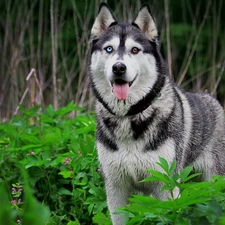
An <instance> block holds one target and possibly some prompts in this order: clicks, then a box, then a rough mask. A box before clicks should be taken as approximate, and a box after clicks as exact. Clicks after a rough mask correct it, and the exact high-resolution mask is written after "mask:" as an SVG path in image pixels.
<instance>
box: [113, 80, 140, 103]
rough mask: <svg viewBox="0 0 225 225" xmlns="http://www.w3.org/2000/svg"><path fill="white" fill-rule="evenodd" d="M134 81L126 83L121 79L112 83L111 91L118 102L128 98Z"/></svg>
mask: <svg viewBox="0 0 225 225" xmlns="http://www.w3.org/2000/svg"><path fill="white" fill-rule="evenodd" d="M135 79H136V77H135V78H134V80H135ZM134 80H133V81H130V82H127V81H125V80H122V79H116V80H115V81H114V83H112V87H113V89H112V91H113V93H114V95H115V96H116V97H117V99H118V100H125V99H126V98H127V97H128V95H129V91H130V86H131V85H132V84H133V82H134Z"/></svg>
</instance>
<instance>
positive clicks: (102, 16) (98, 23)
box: [91, 2, 117, 37]
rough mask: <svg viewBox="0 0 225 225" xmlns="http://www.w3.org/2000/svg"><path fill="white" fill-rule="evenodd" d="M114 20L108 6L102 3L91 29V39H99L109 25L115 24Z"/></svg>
mask: <svg viewBox="0 0 225 225" xmlns="http://www.w3.org/2000/svg"><path fill="white" fill-rule="evenodd" d="M116 22H117V21H116V19H115V17H114V16H113V14H112V12H111V11H110V9H109V7H108V5H107V4H106V3H105V2H102V3H101V5H100V7H99V12H98V15H97V17H96V18H95V22H94V25H93V27H92V29H91V34H92V36H93V37H99V36H100V35H101V34H102V33H103V32H104V31H105V30H106V29H107V28H108V27H109V26H110V25H112V24H113V23H116Z"/></svg>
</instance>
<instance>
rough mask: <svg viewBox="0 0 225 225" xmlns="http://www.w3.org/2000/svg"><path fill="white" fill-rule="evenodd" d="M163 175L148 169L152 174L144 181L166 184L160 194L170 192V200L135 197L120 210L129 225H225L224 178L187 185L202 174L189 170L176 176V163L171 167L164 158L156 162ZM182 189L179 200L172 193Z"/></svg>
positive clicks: (186, 169)
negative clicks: (176, 189)
mask: <svg viewBox="0 0 225 225" xmlns="http://www.w3.org/2000/svg"><path fill="white" fill-rule="evenodd" d="M157 164H158V165H159V166H160V167H161V168H162V169H163V171H164V172H159V171H155V170H149V172H150V173H151V174H152V176H150V177H149V178H146V179H145V180H143V182H151V181H160V182H163V183H164V186H163V187H162V190H161V191H165V190H166V191H169V192H170V193H171V196H170V198H168V200H167V201H160V200H158V199H156V198H153V197H150V196H140V195H135V196H133V197H132V198H130V199H129V200H130V202H131V204H130V205H128V206H127V207H125V208H123V209H121V210H122V211H121V212H120V214H121V215H123V216H124V217H125V220H126V224H127V225H133V224H143V225H145V224H146V225H147V224H148V225H150V224H158V225H159V224H160V225H163V224H164V225H170V224H171V225H174V224H176V225H195V224H198V225H201V224H202V225H208V224H214V225H216V224H221V225H222V224H224V223H225V215H224V210H225V177H219V176H215V177H213V178H212V180H211V181H210V182H188V183H187V181H192V179H193V178H194V177H196V176H198V175H199V174H193V173H191V171H192V169H193V168H192V167H191V166H190V167H187V168H185V169H184V170H182V171H181V172H180V173H179V174H174V170H175V167H176V162H174V163H173V164H172V165H171V167H169V165H168V163H167V162H166V160H165V159H163V158H159V162H158V163H157ZM175 188H179V190H180V194H179V197H178V198H175V197H174V196H173V190H174V189H175Z"/></svg>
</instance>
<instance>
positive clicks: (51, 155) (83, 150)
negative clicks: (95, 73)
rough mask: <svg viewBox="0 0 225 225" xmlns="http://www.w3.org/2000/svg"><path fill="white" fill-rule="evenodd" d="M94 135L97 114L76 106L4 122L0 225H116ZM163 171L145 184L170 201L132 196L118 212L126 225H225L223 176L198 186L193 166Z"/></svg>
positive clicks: (0, 130) (23, 113) (24, 113)
mask: <svg viewBox="0 0 225 225" xmlns="http://www.w3.org/2000/svg"><path fill="white" fill-rule="evenodd" d="M95 130H96V121H95V116H94V114H93V113H89V115H88V114H87V113H84V112H83V109H82V108H80V107H76V106H74V104H73V103H70V104H68V105H67V106H66V107H63V108H60V109H58V110H54V109H53V107H52V106H51V105H50V106H49V107H47V108H46V110H42V109H41V108H40V106H36V107H34V108H31V109H24V108H23V107H22V106H20V115H16V116H13V117H12V118H11V120H10V121H8V122H5V123H1V124H0V199H1V204H0V224H7V225H15V224H21V225H40V224H42V225H54V224H55V225H79V224H83V225H86V224H99V225H111V224H112V223H111V220H110V217H109V212H108V209H107V204H106V195H105V190H104V183H103V179H102V175H101V169H100V165H99V163H98V160H97V151H96V148H95ZM158 165H159V166H161V168H162V169H163V170H162V171H163V172H157V171H154V170H149V172H150V173H149V176H150V177H149V178H146V179H145V180H144V181H143V182H151V181H159V182H163V183H164V186H163V188H162V191H165V190H166V191H169V192H170V193H171V197H170V198H169V199H168V200H167V201H160V200H157V199H155V198H153V197H150V196H141V195H135V196H132V197H131V198H130V199H129V200H130V204H129V205H128V206H127V207H125V208H122V209H121V210H120V212H119V214H121V215H124V217H125V223H126V224H130V225H132V224H152V225H156V224H158V225H163V224H164V225H174V224H176V225H195V224H204V225H208V224H212V225H217V224H219V225H223V224H224V223H225V213H224V212H225V177H213V178H212V181H211V182H193V178H194V177H196V176H198V175H199V174H193V173H191V171H192V167H187V168H185V169H184V170H183V171H181V172H180V173H179V174H174V169H175V167H176V162H174V163H173V164H172V165H171V166H169V165H168V164H167V162H166V161H165V160H164V159H162V158H159V162H158ZM146 169H147V168H146ZM187 181H188V182H189V183H187ZM190 181H191V182H190ZM177 187H178V188H179V190H180V195H179V198H175V197H174V196H173V190H174V189H175V188H177Z"/></svg>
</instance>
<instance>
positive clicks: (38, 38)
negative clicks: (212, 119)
mask: <svg viewBox="0 0 225 225" xmlns="http://www.w3.org/2000/svg"><path fill="white" fill-rule="evenodd" d="M100 2H101V1H100V0H95V1H92V0H86V1H76V0H71V1H60V0H51V1H44V0H39V1H38V0H33V1H31V0H22V1H15V0H10V1H1V2H0V8H1V12H0V119H1V120H3V119H7V118H8V117H9V116H10V115H12V114H13V113H17V110H16V109H17V107H18V105H19V103H20V104H23V105H24V106H25V107H28V106H30V105H33V104H42V105H43V107H45V106H47V105H48V104H49V103H51V104H53V105H54V107H55V108H58V107H60V106H63V105H66V104H67V103H68V102H70V101H71V100H74V101H75V103H76V104H77V105H81V106H84V107H85V108H86V109H87V110H89V109H92V108H93V102H94V101H93V96H92V94H91V92H90V88H89V80H88V77H87V75H86V70H87V65H86V58H87V55H88V43H89V37H90V29H91V26H92V23H93V21H94V17H95V15H96V14H97V12H98V7H99V4H100ZM144 2H146V1H141V0H137V1H128V0H124V1H118V0H109V1H108V4H109V5H110V6H111V8H112V11H113V12H114V13H115V16H116V17H117V18H118V19H120V20H123V21H127V20H128V21H131V20H132V19H133V18H134V16H135V13H136V12H137V11H138V9H139V8H140V7H141V5H142V3H144ZM147 2H148V1H147ZM148 3H149V5H150V8H151V10H152V13H153V15H154V16H155V17H156V22H157V24H158V29H159V31H160V33H161V35H160V43H161V44H162V46H161V49H162V52H163V55H164V57H165V59H166V60H167V61H168V71H169V72H170V74H171V76H173V78H174V79H175V81H177V82H178V84H180V85H182V86H183V87H184V88H185V89H187V90H190V91H199V92H202V91H205V90H207V91H208V92H210V93H212V94H213V95H215V96H216V97H218V99H219V100H220V102H221V103H222V104H223V105H225V97H224V96H225V88H224V87H223V85H222V82H225V78H224V75H225V74H224V59H225V47H224V46H225V39H224V38H223V37H224V35H225V32H224V30H225V29H224V28H225V25H224V23H223V21H225V16H224V15H223V13H222V12H223V11H224V9H225V3H224V2H223V1H222V0H217V1H212V0H207V1H205V0H204V1H203V0H202V1H198V2H196V1H194V0H184V1H176V0H171V1H169V0H164V2H163V1H157V0H152V1H149V2H148ZM30 72H32V74H33V75H32V76H31V79H26V78H27V77H29V76H28V74H30ZM34 72H35V73H34ZM33 78H34V79H33ZM32 80H33V81H32Z"/></svg>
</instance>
